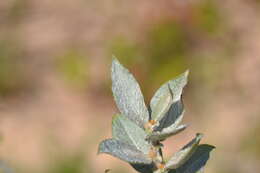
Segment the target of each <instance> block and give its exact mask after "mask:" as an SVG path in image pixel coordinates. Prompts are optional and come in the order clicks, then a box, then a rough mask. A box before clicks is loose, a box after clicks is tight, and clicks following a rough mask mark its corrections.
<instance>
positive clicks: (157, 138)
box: [146, 124, 187, 142]
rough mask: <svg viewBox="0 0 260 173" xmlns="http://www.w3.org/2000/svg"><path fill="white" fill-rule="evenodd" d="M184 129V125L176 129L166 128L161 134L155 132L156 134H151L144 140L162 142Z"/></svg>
mask: <svg viewBox="0 0 260 173" xmlns="http://www.w3.org/2000/svg"><path fill="white" fill-rule="evenodd" d="M186 127H187V125H185V124H184V125H180V126H178V127H172V126H170V127H168V128H165V129H163V130H162V131H161V132H159V131H157V132H153V133H151V134H150V135H148V136H147V137H146V140H148V141H152V142H155V141H163V140H165V139H166V138H168V137H170V136H173V135H176V134H178V133H180V132H182V131H183V130H185V129H186Z"/></svg>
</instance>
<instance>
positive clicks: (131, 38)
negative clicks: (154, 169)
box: [0, 0, 260, 173]
mask: <svg viewBox="0 0 260 173" xmlns="http://www.w3.org/2000/svg"><path fill="white" fill-rule="evenodd" d="M259 18H260V1H259V0H227V1H217V0H161V1H158V0H149V1H145V0H141V1H140V0H131V1H126V0H110V1H107V0H95V1H94V0H73V1H72V0H44V1H35V0H1V1H0V136H1V141H0V160H2V161H3V162H5V164H7V165H8V166H9V167H12V168H13V169H14V170H15V172H21V173H87V172H91V173H103V172H104V170H105V169H111V173H122V172H124V173H132V172H134V171H133V169H132V168H131V167H130V166H129V165H128V164H126V163H124V162H122V161H120V160H118V159H115V158H113V157H110V156H108V155H99V156H97V154H96V153H97V146H98V143H99V142H100V141H101V140H103V139H104V138H109V137H111V131H110V129H111V123H110V122H111V118H112V115H113V114H115V113H116V112H118V111H117V108H116V107H115V103H114V101H113V97H112V93H111V81H110V64H111V57H112V55H115V56H117V57H118V59H119V60H120V61H121V63H122V64H124V65H125V66H126V67H127V68H129V69H130V71H131V72H132V73H133V74H134V75H135V76H136V78H137V80H138V81H139V83H140V85H141V88H142V91H143V93H144V95H145V98H146V102H147V103H149V100H150V98H151V97H152V95H153V93H154V92H155V91H156V89H157V88H158V87H159V86H160V85H161V84H162V83H163V82H165V81H167V80H169V79H172V78H173V77H175V76H176V75H178V74H180V73H182V72H184V71H185V70H186V69H190V76H189V84H188V86H187V87H186V88H185V92H184V102H185V106H186V114H185V118H184V122H185V123H187V124H190V126H189V128H188V129H187V130H186V131H184V132H183V133H181V134H179V135H177V136H175V137H172V138H170V139H169V140H167V141H166V142H165V149H164V151H165V152H166V153H167V154H166V155H167V156H170V155H171V154H172V153H173V152H174V151H177V150H178V149H179V148H180V147H181V146H182V145H184V144H185V143H187V142H188V141H189V140H190V139H191V138H193V137H194V135H195V133H196V132H202V133H204V134H205V137H204V138H203V140H202V143H209V144H213V145H215V146H216V147H217V149H216V150H214V151H213V152H212V154H211V159H210V160H209V162H208V165H207V167H206V169H205V172H207V173H233V172H234V173H244V172H246V173H255V172H260V165H259V163H260V135H259V133H260V116H259V114H260V107H259V103H260V93H259V89H260V77H259V76H260V20H259ZM0 168H2V167H0Z"/></svg>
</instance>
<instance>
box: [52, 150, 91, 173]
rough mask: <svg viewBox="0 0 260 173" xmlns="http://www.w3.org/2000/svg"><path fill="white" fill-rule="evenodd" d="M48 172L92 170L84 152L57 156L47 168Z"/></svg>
mask: <svg viewBox="0 0 260 173" xmlns="http://www.w3.org/2000/svg"><path fill="white" fill-rule="evenodd" d="M47 172H48V173H83V172H92V171H91V170H90V168H89V167H88V165H87V161H86V159H85V157H84V155H83V154H80V153H79V154H77V153H74V154H71V155H66V154H64V153H63V154H61V155H59V157H56V158H55V159H54V160H53V161H52V162H51V163H50V167H49V168H47Z"/></svg>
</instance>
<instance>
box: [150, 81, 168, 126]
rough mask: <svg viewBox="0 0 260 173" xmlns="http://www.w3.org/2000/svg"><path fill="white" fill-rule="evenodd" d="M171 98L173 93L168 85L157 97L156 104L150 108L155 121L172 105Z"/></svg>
mask: <svg viewBox="0 0 260 173" xmlns="http://www.w3.org/2000/svg"><path fill="white" fill-rule="evenodd" d="M172 99H173V94H172V92H171V89H170V86H168V89H167V90H166V91H165V93H163V94H162V96H161V97H160V98H159V99H158V102H157V104H156V105H155V106H154V108H153V110H152V115H151V116H152V119H153V120H155V121H156V122H157V121H160V120H161V119H162V117H163V116H164V115H165V114H166V113H167V112H168V111H169V109H170V107H171V105H172Z"/></svg>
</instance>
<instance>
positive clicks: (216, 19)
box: [193, 0, 223, 34]
mask: <svg viewBox="0 0 260 173" xmlns="http://www.w3.org/2000/svg"><path fill="white" fill-rule="evenodd" d="M194 11H195V13H194V16H193V21H194V23H195V27H196V28H198V29H199V30H200V31H202V32H204V33H206V34H216V33H218V31H219V30H220V27H221V25H223V23H222V22H223V19H221V17H220V12H219V9H218V7H217V5H216V3H215V2H214V1H213V0H203V1H202V2H201V3H198V4H197V5H196V6H195V7H194ZM220 21H221V22H220Z"/></svg>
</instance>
